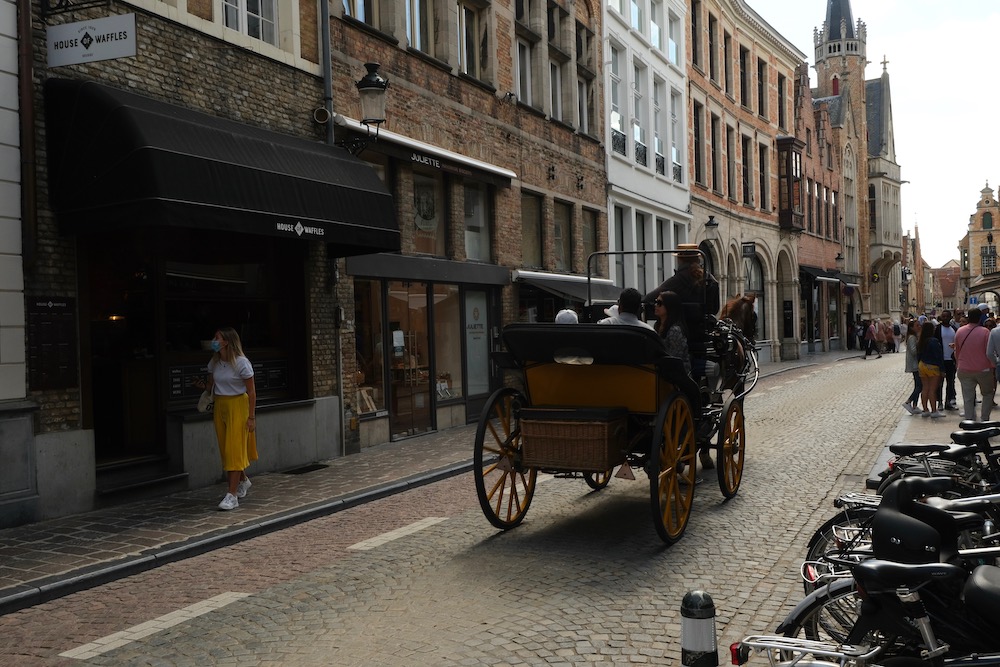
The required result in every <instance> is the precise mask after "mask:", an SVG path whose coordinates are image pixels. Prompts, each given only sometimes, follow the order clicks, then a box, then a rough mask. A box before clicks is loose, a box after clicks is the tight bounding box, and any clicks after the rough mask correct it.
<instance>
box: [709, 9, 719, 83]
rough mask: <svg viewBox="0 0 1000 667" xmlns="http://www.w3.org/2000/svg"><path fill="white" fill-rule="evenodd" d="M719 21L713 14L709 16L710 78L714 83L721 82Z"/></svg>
mask: <svg viewBox="0 0 1000 667" xmlns="http://www.w3.org/2000/svg"><path fill="white" fill-rule="evenodd" d="M718 32H719V21H718V19H716V18H715V17H714V16H712V15H711V14H709V15H708V78H710V79H711V80H712V81H716V82H717V81H718V80H719V54H718V50H719V49H718V47H719V44H718V39H719V35H718Z"/></svg>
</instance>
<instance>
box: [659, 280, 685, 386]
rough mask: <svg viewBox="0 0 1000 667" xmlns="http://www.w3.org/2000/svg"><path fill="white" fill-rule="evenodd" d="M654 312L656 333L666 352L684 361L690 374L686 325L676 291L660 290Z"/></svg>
mask: <svg viewBox="0 0 1000 667" xmlns="http://www.w3.org/2000/svg"><path fill="white" fill-rule="evenodd" d="M653 304H654V306H653V312H655V313H656V327H655V328H656V333H658V334H660V337H661V338H662V339H663V343H664V345H665V346H666V348H667V354H668V355H670V356H671V357H677V358H678V359H680V360H682V361H683V362H684V370H685V371H686V372H687V374H688V375H690V374H691V356H690V352H689V351H688V340H687V327H686V326H685V323H684V310H683V306H682V305H681V298H680V297H679V296H678V295H677V293H676V292H669V291H668V292H660V296H658V297H656V300H655V301H654V302H653Z"/></svg>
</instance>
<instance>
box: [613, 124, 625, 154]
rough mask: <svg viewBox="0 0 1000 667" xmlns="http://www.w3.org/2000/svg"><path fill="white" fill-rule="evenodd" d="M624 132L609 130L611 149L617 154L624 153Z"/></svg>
mask: <svg viewBox="0 0 1000 667" xmlns="http://www.w3.org/2000/svg"><path fill="white" fill-rule="evenodd" d="M625 143H626V142H625V133H624V132H620V131H618V130H611V150H613V151H614V152H615V153H618V154H619V155H625V154H626V152H625Z"/></svg>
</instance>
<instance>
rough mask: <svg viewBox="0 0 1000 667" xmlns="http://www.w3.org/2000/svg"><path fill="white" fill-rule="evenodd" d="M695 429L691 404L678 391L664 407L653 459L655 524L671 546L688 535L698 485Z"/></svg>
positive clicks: (651, 484) (651, 482) (651, 490)
mask: <svg viewBox="0 0 1000 667" xmlns="http://www.w3.org/2000/svg"><path fill="white" fill-rule="evenodd" d="M695 463H696V460H695V430H694V418H693V416H692V413H691V404H690V403H688V399H687V398H686V397H685V396H684V395H683V394H682V393H680V392H674V393H673V394H671V395H670V396H669V397H668V398H667V400H666V401H665V402H664V403H663V404H662V405H661V406H660V410H659V412H658V413H657V415H656V428H655V430H654V431H653V442H652V449H651V451H650V458H649V495H650V504H651V507H652V509H653V524H654V525H655V526H656V532H657V533H659V535H660V538H661V539H662V540H663V541H664V542H666V543H667V544H668V545H671V544H673V543H674V542H676V541H677V540H679V539H680V538H681V536H682V535H683V534H684V529H685V528H687V524H688V518H689V517H690V516H691V505H692V504H693V501H694V483H695Z"/></svg>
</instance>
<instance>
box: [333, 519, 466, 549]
mask: <svg viewBox="0 0 1000 667" xmlns="http://www.w3.org/2000/svg"><path fill="white" fill-rule="evenodd" d="M447 520H448V517H445V516H429V517H427V518H426V519H421V520H420V521H415V522H414V523H411V524H410V525H408V526H403V527H402V528H397V529H396V530H390V531H389V532H388V533H382V534H381V535H376V536H375V537H373V538H371V539H368V540H362V541H361V542H357V543H355V544H352V545H351V546H349V547H347V548H348V549H355V550H357V551H367V550H369V549H374V548H375V547H380V546H382V545H383V544H387V543H389V542H392V541H393V540H398V539H399V538H401V537H406V536H407V535H412V534H413V533H416V532H419V531H421V530H423V529H424V528H430V527H431V526H433V525H435V524H438V523H441V522H442V521H447Z"/></svg>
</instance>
